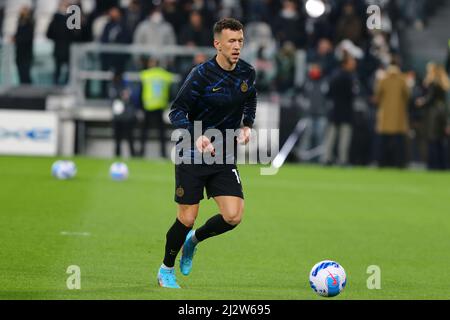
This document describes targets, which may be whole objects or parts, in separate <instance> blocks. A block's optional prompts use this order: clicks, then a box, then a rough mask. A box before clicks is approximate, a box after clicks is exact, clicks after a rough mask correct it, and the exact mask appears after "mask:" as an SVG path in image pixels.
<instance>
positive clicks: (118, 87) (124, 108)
mask: <svg viewBox="0 0 450 320" xmlns="http://www.w3.org/2000/svg"><path fill="white" fill-rule="evenodd" d="M109 98H110V99H111V101H112V111H113V131H114V142H115V153H114V154H115V156H116V157H120V156H121V155H122V146H121V145H122V140H124V139H125V140H126V141H127V142H128V146H129V150H130V154H131V156H132V157H134V156H136V152H135V148H134V135H133V129H134V127H135V126H136V122H137V118H136V108H135V106H134V105H133V104H132V101H131V88H129V87H128V86H127V83H126V81H125V80H124V79H123V76H122V73H120V72H117V73H116V74H115V75H114V78H113V81H112V82H111V85H110V88H109Z"/></svg>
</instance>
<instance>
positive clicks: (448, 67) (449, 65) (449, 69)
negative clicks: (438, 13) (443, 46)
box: [446, 39, 450, 74]
mask: <svg viewBox="0 0 450 320" xmlns="http://www.w3.org/2000/svg"><path fill="white" fill-rule="evenodd" d="M446 70H447V73H449V74H450V39H449V40H448V52H447V62H446Z"/></svg>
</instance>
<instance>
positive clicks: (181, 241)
mask: <svg viewBox="0 0 450 320" xmlns="http://www.w3.org/2000/svg"><path fill="white" fill-rule="evenodd" d="M243 44H244V33H243V26H242V24H241V23H240V22H239V21H237V20H235V19H232V18H226V19H222V20H220V21H218V22H217V23H216V24H215V25H214V47H215V48H216V49H217V55H216V56H214V57H213V58H212V59H210V60H208V61H206V62H205V63H203V64H200V65H199V66H197V67H195V68H194V69H193V70H192V71H191V73H190V74H189V76H188V77H187V79H186V81H185V83H184V84H183V86H182V88H181V89H180V91H179V93H178V95H177V97H176V98H175V100H174V102H173V105H172V107H171V112H170V115H169V117H170V120H171V122H172V124H173V125H174V126H175V127H176V128H179V129H186V130H189V132H191V133H192V132H193V131H194V130H193V128H194V122H196V123H198V122H201V124H202V128H203V131H202V134H203V135H200V136H199V137H193V138H192V140H193V141H192V142H191V143H190V146H191V149H190V150H188V151H187V152H186V150H184V152H183V158H187V159H189V160H193V159H194V157H195V156H196V155H198V154H200V155H202V154H203V155H206V154H209V155H211V156H219V154H220V153H219V152H216V151H218V149H219V148H221V150H222V149H223V148H224V146H225V145H229V144H227V143H223V142H222V143H221V141H220V140H219V139H213V138H211V139H210V138H208V137H207V136H206V135H205V130H206V129H217V130H219V131H220V132H221V133H222V134H223V136H224V137H228V136H227V135H226V130H227V129H231V131H233V130H238V129H240V130H239V131H238V132H239V133H238V134H237V135H235V136H233V137H232V139H233V141H232V145H233V147H232V148H230V147H228V148H226V147H225V150H224V151H223V152H222V153H221V154H222V157H223V159H222V160H223V161H222V162H223V163H220V161H217V162H216V163H213V164H206V163H205V161H202V162H201V164H196V162H195V161H192V162H191V163H189V162H183V163H181V164H176V165H175V180H176V181H175V183H176V186H175V202H177V203H178V212H177V219H176V220H175V223H174V224H173V225H172V227H171V228H170V229H169V231H168V232H167V235H166V246H165V256H164V260H163V264H162V265H161V267H160V269H159V271H158V276H157V279H158V283H159V285H160V286H161V287H166V288H180V286H179V285H178V284H177V281H176V276H175V269H174V266H175V259H176V256H177V255H178V253H179V251H180V250H181V248H182V253H181V259H180V270H181V273H182V274H183V275H188V274H189V273H190V271H191V269H192V260H193V257H194V253H195V251H196V246H197V244H198V243H200V242H203V241H204V240H206V239H208V238H210V237H213V236H218V235H220V234H223V233H225V232H227V231H230V230H233V229H234V228H235V227H236V226H237V225H238V224H239V223H240V222H241V219H242V215H243V211H244V195H243V190H242V185H241V179H240V177H239V172H238V170H237V167H236V157H235V154H236V143H240V144H247V143H248V142H249V139H250V132H251V128H252V125H253V122H254V120H255V112H256V89H255V70H254V68H253V67H252V66H251V65H250V64H248V63H246V62H245V61H243V60H241V59H239V57H240V54H241V50H242V47H243ZM230 157H231V159H232V161H230ZM202 159H203V158H202ZM230 162H231V163H230ZM204 189H206V193H207V196H208V198H213V199H214V200H215V202H216V203H217V206H218V209H219V213H218V214H216V215H214V216H213V217H211V218H210V219H209V220H208V221H207V222H206V223H205V224H204V225H203V226H201V227H200V228H198V229H196V230H193V226H194V223H195V220H196V218H197V215H198V211H199V203H200V201H201V200H202V199H203V190H204Z"/></svg>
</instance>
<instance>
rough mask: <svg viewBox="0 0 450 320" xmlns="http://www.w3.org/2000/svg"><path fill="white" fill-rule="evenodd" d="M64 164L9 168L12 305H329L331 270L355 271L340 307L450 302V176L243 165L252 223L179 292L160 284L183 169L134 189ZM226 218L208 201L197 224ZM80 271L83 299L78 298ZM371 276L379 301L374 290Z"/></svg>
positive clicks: (206, 249)
mask: <svg viewBox="0 0 450 320" xmlns="http://www.w3.org/2000/svg"><path fill="white" fill-rule="evenodd" d="M54 160H55V159H52V158H27V157H0V181H1V182H0V243H1V255H0V257H1V258H0V299H158V300H160V299H177V300H178V299H183V300H186V299H187V300H189V299H201V300H208V299H219V300H234V299H262V300H266V299H271V300H272V299H273V300H278V299H287V300H292V299H295V300H297V299H311V300H314V299H323V298H320V297H318V296H317V295H316V294H315V293H314V292H313V291H312V290H311V288H310V287H309V282H308V275H309V272H310V269H311V268H312V266H313V265H314V264H315V263H316V262H318V261H321V260H325V259H332V260H336V261H338V262H339V263H340V264H342V266H343V267H344V268H345V270H346V272H347V277H348V284H347V287H346V289H345V290H344V291H343V293H342V294H341V295H339V296H338V297H336V298H334V299H337V300H339V299H450V290H449V279H450V267H449V265H450V206H449V204H450V175H449V174H445V173H428V172H412V171H396V170H378V169H359V168H354V169H336V168H320V167H314V166H286V167H283V168H282V169H281V170H280V172H279V173H278V174H277V175H275V176H261V175H260V174H259V167H257V166H240V174H241V178H242V181H243V185H244V192H245V196H246V203H245V204H246V211H245V215H244V220H243V223H242V224H241V225H240V226H239V227H238V228H236V229H235V230H233V232H230V233H227V234H224V235H222V236H220V237H216V238H211V239H209V240H208V241H205V242H204V243H202V244H200V245H199V249H198V252H197V254H196V258H195V261H194V268H193V271H192V273H191V275H190V276H189V277H184V276H182V275H181V274H180V272H179V271H178V272H177V275H178V279H179V283H180V285H181V286H182V287H183V289H182V290H170V289H161V288H159V287H158V286H157V283H156V272H157V269H158V267H159V265H160V263H161V260H162V257H163V250H164V243H165V234H166V231H167V229H168V227H169V226H170V225H171V224H172V223H173V221H174V219H175V212H176V204H175V203H174V202H173V191H174V169H173V165H172V164H171V163H170V162H157V161H142V160H132V161H128V162H127V163H128V166H129V169H130V178H129V180H127V181H124V182H114V181H112V180H111V179H110V178H109V175H108V169H109V165H110V164H111V163H112V161H111V160H98V159H87V158H75V159H74V161H75V162H76V164H77V167H78V174H77V176H76V178H75V179H73V180H70V181H58V180H56V179H54V178H53V177H52V176H51V175H50V167H51V165H52V163H53V161H54ZM216 213H217V209H216V206H215V203H214V201H213V200H209V201H206V200H205V201H203V202H202V203H201V209H200V215H199V219H198V220H197V224H196V226H199V225H201V224H202V223H203V222H204V221H205V220H206V219H208V218H209V217H210V216H212V215H213V214H216ZM70 265H77V266H79V267H80V269H81V289H80V290H68V289H67V286H66V281H67V278H68V277H69V276H70V274H67V273H66V270H67V268H68V267H69V266H70ZM371 265H377V266H379V267H380V268H381V289H379V290H369V289H368V288H367V279H368V278H369V277H370V274H368V273H367V268H368V267H369V266H371ZM176 267H177V268H178V260H177V264H176ZM177 270H178V269H177Z"/></svg>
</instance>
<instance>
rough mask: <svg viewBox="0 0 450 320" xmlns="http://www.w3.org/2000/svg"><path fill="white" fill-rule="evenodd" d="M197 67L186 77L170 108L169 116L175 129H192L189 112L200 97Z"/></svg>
mask: <svg viewBox="0 0 450 320" xmlns="http://www.w3.org/2000/svg"><path fill="white" fill-rule="evenodd" d="M197 73H198V71H197V68H194V69H193V70H192V71H191V73H190V74H189V75H188V77H187V78H186V81H185V82H184V83H183V86H182V87H181V89H180V91H178V94H177V96H176V97H175V100H174V101H173V103H172V106H171V108H170V113H169V118H170V122H171V123H172V125H173V126H174V127H175V128H177V129H188V130H190V131H191V130H193V128H194V124H193V122H192V121H190V120H189V113H190V112H191V111H192V110H193V107H194V106H196V105H197V102H198V98H199V97H200V85H199V77H198V75H197Z"/></svg>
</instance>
